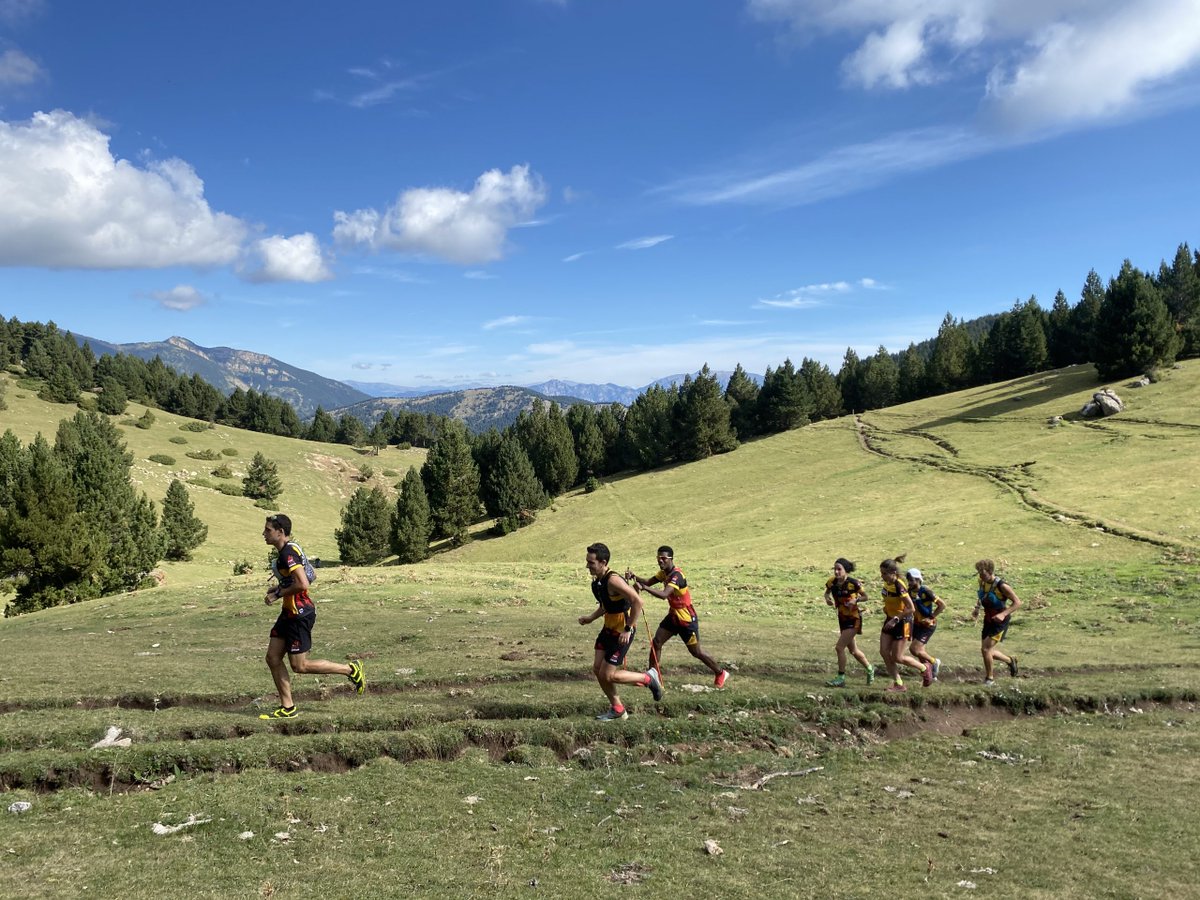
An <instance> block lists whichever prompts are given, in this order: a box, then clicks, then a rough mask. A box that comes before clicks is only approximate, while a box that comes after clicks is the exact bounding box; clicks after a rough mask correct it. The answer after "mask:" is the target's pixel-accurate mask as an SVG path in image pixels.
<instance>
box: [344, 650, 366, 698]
mask: <svg viewBox="0 0 1200 900" xmlns="http://www.w3.org/2000/svg"><path fill="white" fill-rule="evenodd" d="M346 677H347V678H349V679H350V683H351V684H352V685H354V690H356V691H357V692H358V693H359V694H362V692H363V691H365V690H366V689H367V677H366V675H364V674H363V664H362V662H361V661H360V660H357V659H356V660H354V662H352V663H350V674H349V675H347V676H346Z"/></svg>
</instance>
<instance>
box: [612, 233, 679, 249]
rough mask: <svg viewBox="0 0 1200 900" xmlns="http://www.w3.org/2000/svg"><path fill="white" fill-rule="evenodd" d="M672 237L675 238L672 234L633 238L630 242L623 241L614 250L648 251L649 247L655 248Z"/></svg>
mask: <svg viewBox="0 0 1200 900" xmlns="http://www.w3.org/2000/svg"><path fill="white" fill-rule="evenodd" d="M673 237H675V235H673V234H654V235H651V236H649V237H642V238H634V239H633V240H632V241H625V242H624V243H621V244H617V246H616V248H615V249H617V250H648V249H649V248H651V247H657V246H658V245H659V244H661V243H663V242H664V241H669V240H671V239H672V238H673Z"/></svg>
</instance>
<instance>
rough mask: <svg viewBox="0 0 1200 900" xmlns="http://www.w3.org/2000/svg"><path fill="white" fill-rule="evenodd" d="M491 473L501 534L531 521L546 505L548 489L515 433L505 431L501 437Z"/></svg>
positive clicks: (497, 521) (498, 527)
mask: <svg viewBox="0 0 1200 900" xmlns="http://www.w3.org/2000/svg"><path fill="white" fill-rule="evenodd" d="M490 476H491V477H490V479H489V480H490V482H491V484H490V492H491V493H492V495H493V496H494V497H495V498H496V511H495V513H494V515H495V516H496V527H497V530H498V531H499V532H500V533H501V534H507V533H508V532H510V531H515V530H516V529H517V528H520V527H521V526H523V525H528V524H529V523H530V522H532V521H533V520H534V518H535V516H536V513H537V511H538V510H539V509H542V508H543V507H545V506H546V503H547V498H546V492H545V491H544V490H543V489H542V485H541V482H539V481H538V477H537V475H536V474H535V473H534V471H533V463H531V462H530V461H529V456H528V455H527V454H526V453H525V449H524V448H523V447H522V446H521V442H520V441H518V440H517V439H516V437H514V436H512V435H506V436H505V437H504V438H503V440H501V442H500V451H499V454H498V456H497V459H496V467H495V468H494V469H493V470H492V472H491V473H490Z"/></svg>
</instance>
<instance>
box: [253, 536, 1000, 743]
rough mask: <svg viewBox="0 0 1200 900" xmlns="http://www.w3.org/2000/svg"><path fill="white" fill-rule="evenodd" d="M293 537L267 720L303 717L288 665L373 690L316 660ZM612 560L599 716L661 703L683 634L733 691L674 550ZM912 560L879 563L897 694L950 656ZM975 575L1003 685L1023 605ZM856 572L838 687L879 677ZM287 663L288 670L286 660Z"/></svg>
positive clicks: (988, 681)
mask: <svg viewBox="0 0 1200 900" xmlns="http://www.w3.org/2000/svg"><path fill="white" fill-rule="evenodd" d="M291 531H292V522H291V519H289V518H288V517H287V516H285V515H282V514H277V515H273V516H268V517H267V520H266V525H265V526H264V528H263V540H264V541H265V542H266V543H267V544H269V545H270V546H272V547H274V548H275V550H276V551H277V555H276V558H275V561H274V563H273V569H274V575H275V578H276V582H277V583H276V584H275V585H273V586H272V587H271V588H269V589H268V590H267V593H266V596H265V597H264V602H265V603H267V604H268V605H270V604H273V603H277V602H278V603H281V606H282V608H281V610H280V612H279V616H278V618H277V619H276V621H275V624H274V625H273V626H272V628H271V635H270V640H269V642H268V645H267V657H266V661H267V667H268V668H269V669H270V671H271V676H272V679H273V680H274V682H275V688H276V690H277V691H278V693H279V704H280V705H279V707H278V708H277V709H275V711H274V712H271V713H264V714H262V715H261V716H260V717H259V718H262V719H290V718H294V717H295V716H296V707H295V704H294V703H293V701H292V691H291V678H290V675H289V673H288V665H290V667H291V670H292V672H295V673H296V674H301V673H305V672H310V673H314V674H323V675H342V676H344V677H345V678H347V679H349V681H350V684H351V685H352V686H353V687H354V689H355V690H356V691H357V692H358V693H359V694H362V693H363V692H364V691H365V690H366V676H365V674H364V672H363V665H362V662H361V661H360V660H354V661H352V662H351V663H349V664H346V663H335V662H331V661H329V660H324V659H309V658H308V652H309V650H311V649H312V628H313V624H314V623H315V621H316V616H317V613H316V607H315V606H314V605H313V601H312V598H311V597H310V596H309V587H310V580H311V579H310V575H309V572H310V571H311V570H310V569H309V567H308V561H307V559H306V558H305V557H304V552H303V551H302V550H301V549H300V547H299V545H298V544H296V543H295V541H293V540H292V537H291ZM611 559H612V554H611V552H610V551H609V549H608V547H607V546H606V545H604V544H601V543H595V544H590V545H589V546H588V548H587V551H586V556H585V563H586V567H587V571H588V574H589V575H591V578H592V585H591V586H592V595H593V596H594V597H595V599H596V608H595V609H594V610H593V611H592V612H591V613H589V614H588V615H583V616H580V617H579V624H580V625H587V624H589V623H591V622H595V621H596V620H597V619H600V618H603V620H604V622H603V626H602V627H601V629H600V633H599V635H598V636H597V637H596V642H595V658H594V661H593V664H592V674H594V675H595V676H596V680H597V682H598V683H599V685H600V689H601V690H602V691H603V692H604V695H605V697H606V698H607V700H608V709H607V710H605V711H604V712H603V713H601V714H600V715H598V716H597V717H596V718H598V719H601V720H604V721H612V720H618V719H626V718H628V717H629V712H628V710H627V709H626V707H625V704H624V702H623V701H622V700H621V697H620V695H619V694H618V692H617V691H618V687H619V686H620V685H635V686H641V687H646V688H648V689H649V690H650V693H651V695H652V696H653V697H654V699H655V701H658V700H661V699H662V696H663V682H662V665H661V663H660V658H661V653H662V650H663V646H664V645H665V644H666V642H667V641H669V640H670V639H671V638H672V637H678V638H679V639H680V640H681V641H682V642H683V644H684V646H686V647H687V649H688V652H689V653H691V655H692V656H694V657H695V658H696V659H698V660H699V661H700V662H702V663H703V664H704V665H705V666H706V667H707V668H708V669H709V671H711V672H712V674H713V686H714V687H716V688H723V687H725V686H726V684H728V682H729V670H728V669H726V668H723V667H722V666H720V665H718V664H717V662H716V660H714V659H713V658H712V657H711V656H709V654H707V653H706V652H705V651H704V650H703V648H702V647H701V646H700V623H699V618H698V616H697V615H696V608H695V606H694V605H693V604H692V594H691V589H690V588H689V587H688V582H687V578H686V577H685V576H684V574H683V571H682V570H681V569H680V568H679V566H677V565H676V564H675V551H674V550H672V549H671V548H670V547H669V546H665V545H664V546H661V547H659V548H658V551H657V553H656V556H655V562H656V563H657V564H658V571H657V572H656V573H655V574H654V575H652V576H651V577H649V578H642V577H640V576H638V575H635V574H634V573H633V572H632V571H629V570H626V571H625V572H624V574H618V573H617V572H615V571H613V570H612V568H610V562H611ZM903 561H904V556H903V555H901V556H897V557H895V558H891V559H885V560H884V561H883V562H882V563H880V564H879V575H880V578H881V579H882V581H883V592H882V596H883V612H884V615H885V617H886V618H885V620H884V623H883V629H882V631H881V632H880V636H879V655H880V656H881V657H882V659H883V663H884V667H885V668H886V670H887V673H888V676H889V678H890V679H891V684H890V685H889V686H888V688H887V690H888V692H901V691H906V690H907V687H906V686H905V684H904V680H903V678H902V676H901V674H900V669H901V667H902V666H904V667H907V668H910V669H913V670H915V671H917V672H919V673H920V674H921V679H922V683H923V684H924V685H925V686H926V687H928V686H929V685H931V684H933V682H934V681H935V680H937V677H938V673H939V670H940V669H941V660H940V659H938V658H937V657H934V656H931V655H930V654H929V648H928V645H929V641H930V639H931V638H932V637H933V635H934V632H935V631H936V629H937V620H938V617H939V616H940V615H941V614H942V613H943V612H944V611H945V609H946V604H945V603H944V602H943V601H942V600H941V599H940V598H939V597H938V596H937V595H936V594H935V593H934V592H933V591H932V590H931V589H930V588H929V587H928V586H926V585H925V584H924V579H923V578H922V575H921V571H920V569H915V568H912V569H908V570H907V571H906V572H905V573H904V575H903V578H902V576H901V573H900V568H901V564H902V563H903ZM975 570H976V572H977V573H978V575H979V589H978V601H977V603H976V604H975V612H974V617H975V618H978V616H979V613H980V612H981V611H982V612H983V613H984V623H983V637H982V644H981V650H982V654H983V665H984V675H985V680H984V684H985V685H988V686H990V685H992V684H994V683H995V680H994V672H993V664H994V662H995V661H999V662H1001V663H1004V664H1006V665H1007V666H1008V670H1009V673H1010V674H1011V675H1012V676H1013V677H1016V675H1017V659H1016V657H1015V656H1008V655H1006V654H1004V653H1001V652H1000V651H999V650H998V649H997V645H998V644H999V643H1000V642H1001V641H1002V640H1003V639H1004V636H1005V634H1007V632H1008V625H1009V621H1010V617H1011V615H1012V613H1013V612H1014V611H1015V610H1016V609H1017V607H1019V606H1020V605H1021V601H1020V600H1019V599H1018V598H1017V595H1016V593H1015V592H1014V591H1013V589H1012V587H1011V586H1010V585H1009V584H1008V583H1007V582H1006V581H1004V579H1002V578H999V577H997V576H996V571H995V565H994V563H993V562H992V561H991V560H990V559H981V560H980V561H979V562H977V563H976V564H975ZM854 571H855V565H854V563H853V562H851V561H850V560H848V559H845V558H839V559H838V560H837V561H836V562H835V563H834V564H833V575H832V577H830V578H829V580H828V581H826V582H825V602H826V603H828V604H829V605H830V606H832V607H834V608H835V610H836V611H837V617H838V639H837V644H836V645H835V650H836V652H837V660H838V674H837V677H835V678H834V679H833V680H832V681H830V682H828V683H829V685H830V686H831V687H842V686H844V685H845V684H846V663H847V658H848V657H851V656H852V657H854V659H855V660H857V661H858V663H859V664H860V665H861V666H862V667H863V670H864V671H865V673H866V677H867V684H871V683H872V682H874V680H875V666H874V665H872V664H871V662H870V660H869V659H868V658H867V655H866V654H865V653H863V651H862V650H860V649H859V647H858V644H857V636H858V635H860V634H862V619H863V606H862V604H864V603H865V602H866V600H867V595H866V590H865V588H864V586H863V582H862V581H860V580H859V579H857V578H854V577H853V576H852V574H851V573H853V572H854ZM642 592H646V593H648V594H650V595H651V596H653V597H656V598H658V599H660V600H665V601H667V614H666V616H665V617H664V618H663V620H662V621H661V622H659V624H658V628H657V629H656V630H655V632H654V637H653V639H652V640H651V642H650V655H649V659H648V661H647V666H646V670H645V671H643V672H637V671H630V670H627V669H626V668H625V657H626V655H627V654H628V652H629V649H630V647H632V646H633V640H634V637H635V636H636V634H637V627H638V623H639V622H641V621H642V615H643V613H644V612H645V603H644V602H643V600H642V596H641V595H642ZM910 651H911V652H910ZM285 658H286V659H287V663H288V665H285V664H284V659H285Z"/></svg>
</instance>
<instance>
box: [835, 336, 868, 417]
mask: <svg viewBox="0 0 1200 900" xmlns="http://www.w3.org/2000/svg"><path fill="white" fill-rule="evenodd" d="M864 374H865V368H864V366H863V363H862V360H860V359H859V358H858V353H856V352H855V350H854V348H853V347H847V348H846V355H845V356H843V357H842V367H841V368H840V369H838V373H837V386H838V392H839V393H841V395H842V406H843V407H845V409H846V410H847V411H849V412H861V411H862V410H863V409H865V408H866V401H865V399H864V398H863V389H862V380H863V375H864Z"/></svg>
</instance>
